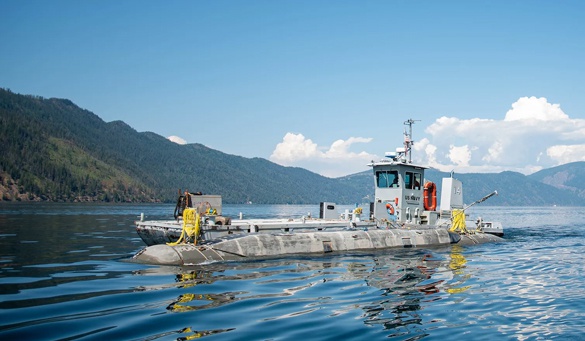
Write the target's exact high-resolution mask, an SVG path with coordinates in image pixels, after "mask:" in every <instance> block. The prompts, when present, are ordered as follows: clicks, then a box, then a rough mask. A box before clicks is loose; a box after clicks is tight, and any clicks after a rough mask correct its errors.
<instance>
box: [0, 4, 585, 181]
mask: <svg viewBox="0 0 585 341" xmlns="http://www.w3.org/2000/svg"><path fill="white" fill-rule="evenodd" d="M584 11H585V2H583V1H570V0H565V1H538V0H532V1H500V0H492V1H448V0H446V1H430V0H429V1H398V0H384V1H381V0H380V1H367V0H365V1H344V0H336V1H333V0H331V1H319V0H311V1H306V0H290V1H289V0H267V1H256V0H249V1H241V0H230V1H227V0H213V1H211V0H210V1H195V0H192V1H191V0H190V1H176V0H175V1H173V0H171V1H154V0H142V1H135V0H124V1H112V0H99V1H98V0H87V1H73V0H70V1H62V0H52V1H44V0H43V1H30V0H18V1H16V0H2V1H0V87H2V88H7V89H10V90H11V91H13V92H15V93H21V94H31V95H38V96H42V97H45V98H52V97H56V98H67V99H70V100H71V101H73V102H74V103H75V104H77V105H78V106H80V107H81V108H84V109H87V110H89V111H91V112H93V113H95V114H96V115H98V116H99V117H100V118H102V119H103V120H104V121H106V122H111V121H117V120H121V121H124V122H126V123H127V124H128V125H130V126H131V127H132V128H134V129H136V130H137V131H139V132H143V131H150V132H154V133H157V134H159V135H161V136H164V137H170V138H171V139H172V140H173V141H175V142H178V143H200V144H203V145H205V146H208V147H210V148H213V149H216V150H219V151H222V152H224V153H227V154H233V155H239V156H243V157H248V158H252V157H260V158H264V159H267V160H270V161H272V162H275V163H278V164H280V165H284V166H293V167H302V168H305V169H308V170H310V171H313V172H316V173H319V174H321V175H324V176H328V177H339V176H344V175H348V174H353V173H357V172H361V171H365V170H368V169H369V168H368V166H367V164H368V163H369V162H370V161H371V160H379V159H381V158H383V157H384V154H385V152H389V151H394V150H395V149H396V148H397V147H401V146H402V143H403V132H404V129H405V128H406V126H405V125H404V122H405V121H406V120H408V119H413V120H415V124H414V125H413V137H412V138H413V140H414V141H415V143H414V147H413V154H412V156H413V160H414V161H415V162H417V163H420V164H423V165H428V166H431V167H434V168H437V169H439V170H442V171H455V172H458V173H470V172H474V173H476V172H482V173H485V172H490V173H497V172H501V171H516V172H521V173H523V174H531V173H533V172H536V171H538V170H540V169H544V168H549V167H553V166H557V165H561V164H565V163H569V162H574V161H585V44H584V43H583V41H584V40H583V39H584V37H585V20H583V13H585V12H584Z"/></svg>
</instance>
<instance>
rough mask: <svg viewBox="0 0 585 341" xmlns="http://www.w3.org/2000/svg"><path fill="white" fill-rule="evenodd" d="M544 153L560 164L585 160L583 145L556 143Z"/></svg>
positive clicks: (584, 147)
mask: <svg viewBox="0 0 585 341" xmlns="http://www.w3.org/2000/svg"><path fill="white" fill-rule="evenodd" d="M546 155H548V156H549V157H550V158H551V159H553V160H556V161H557V162H558V163H560V164H564V163H569V162H575V161H585V145H583V144H581V145H572V146H567V145H556V146H552V147H549V148H548V149H547V150H546Z"/></svg>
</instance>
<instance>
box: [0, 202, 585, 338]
mask: <svg viewBox="0 0 585 341" xmlns="http://www.w3.org/2000/svg"><path fill="white" fill-rule="evenodd" d="M348 208H351V207H348ZM343 209H344V207H341V208H340V210H343ZM172 210H173V206H169V205H96V204H44V203H35V204H30V203H28V204H27V203H3V204H0V250H1V254H0V339H1V340H33V339H34V340H177V339H181V340H189V339H194V338H200V337H204V338H205V339H208V340H213V339H214V340H299V339H310V340H351V339H353V340H367V339H370V340H374V339H376V340H381V339H391V340H446V339H449V340H451V339H452V340H463V339H473V340H579V339H583V338H584V337H583V336H582V333H583V330H585V285H584V283H583V282H584V281H583V269H584V268H585V267H584V266H583V256H582V255H583V254H584V253H585V247H584V241H585V238H584V236H585V232H584V231H585V228H584V227H585V223H584V222H583V216H584V214H585V208H581V207H580V208H563V207H547V208H524V207H516V208H501V207H497V208H494V207H480V206H479V205H478V206H474V207H473V211H471V216H472V217H475V216H478V215H479V216H482V217H483V218H484V219H485V220H489V219H497V220H500V221H502V222H504V225H505V228H506V233H507V236H506V239H507V240H508V242H506V243H500V244H485V245H476V246H472V247H465V248H463V247H458V246H454V247H443V248H431V249H410V250H392V251H384V252H376V253H356V254H344V255H330V254H329V255H327V256H310V257H307V256H304V257H288V258H284V259H278V260H265V261H254V262H241V263H226V264H212V265H208V266H205V267H183V268H181V267H163V266H146V265H140V264H134V263H129V262H126V261H124V260H125V259H127V258H128V257H131V256H132V255H133V254H134V253H135V252H136V251H138V250H139V249H140V248H142V247H143V243H142V241H141V240H140V238H138V237H137V235H136V233H135V232H134V229H133V221H134V220H135V219H137V218H138V215H139V214H140V213H141V212H144V213H145V215H146V216H147V218H150V219H163V218H168V217H169V215H170V214H172ZM239 212H244V214H245V215H244V216H245V217H246V216H248V217H277V216H281V217H282V216H291V215H292V216H296V217H298V216H301V215H306V214H308V213H309V212H311V214H312V215H314V216H317V215H318V207H313V206H292V205H283V206H280V205H279V206H276V205H273V206H263V205H241V206H229V205H228V206H226V207H224V214H225V215H230V216H232V217H236V216H237V215H238V213H239Z"/></svg>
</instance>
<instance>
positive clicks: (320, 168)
mask: <svg viewBox="0 0 585 341" xmlns="http://www.w3.org/2000/svg"><path fill="white" fill-rule="evenodd" d="M371 141H372V139H371V138H363V137H350V138H348V139H347V140H337V141H334V142H333V143H332V144H331V146H329V147H323V146H318V145H317V144H316V143H315V142H313V141H312V140H311V139H308V138H306V137H305V136H304V135H303V134H294V133H287V134H286V135H285V136H284V138H283V139H282V142H280V143H278V144H277V145H276V148H275V149H274V151H273V152H272V155H271V156H270V160H271V161H273V162H275V163H278V164H280V165H283V166H298V167H303V168H306V169H309V170H311V171H313V172H316V173H319V174H321V175H324V176H328V177H339V176H343V175H348V174H353V173H357V172H361V171H363V170H366V169H367V167H366V164H367V163H368V162H370V161H371V160H372V159H378V157H377V156H375V155H372V154H369V153H367V152H365V151H361V152H353V151H351V150H350V149H351V147H352V146H353V145H354V144H356V143H369V142H371Z"/></svg>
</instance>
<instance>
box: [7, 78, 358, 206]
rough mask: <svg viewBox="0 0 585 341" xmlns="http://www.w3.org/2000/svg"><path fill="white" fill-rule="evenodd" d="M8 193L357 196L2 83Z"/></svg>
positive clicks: (76, 197)
mask: <svg viewBox="0 0 585 341" xmlns="http://www.w3.org/2000/svg"><path fill="white" fill-rule="evenodd" d="M0 146H1V147H0V148H1V150H0V151H1V157H0V184H1V185H0V192H1V193H0V198H1V199H2V200H51V201H114V202H120V201H128V202H147V201H165V202H172V201H174V200H176V197H177V191H178V189H179V188H183V189H186V188H188V189H189V190H190V191H192V192H195V191H201V192H203V193H213V194H221V195H222V196H223V199H224V202H226V203H245V202H248V201H252V202H254V203H287V204H303V203H318V202H319V201H332V202H338V203H342V202H346V203H347V202H356V200H357V201H359V200H360V199H361V194H358V193H355V192H354V191H353V189H352V188H351V187H347V186H340V184H339V183H340V180H337V179H331V178H326V177H323V176H321V175H318V174H315V173H312V172H309V171H307V170H305V169H301V168H296V167H283V166H280V165H277V164H274V163H272V162H269V161H267V160H265V159H261V158H244V157H240V156H235V155H228V154H225V153H222V152H220V151H217V150H213V149H210V148H207V147H205V146H203V145H201V144H189V145H178V144H176V143H173V142H171V141H169V140H167V139H166V138H164V137H162V136H160V135H157V134H154V133H151V132H145V133H138V132H136V131H135V130H134V129H132V128H131V127H130V126H128V125H127V124H125V123H124V122H121V121H114V122H109V123H106V122H104V121H103V120H101V119H100V118H99V117H98V116H96V115H95V114H93V113H91V112H89V111H87V110H84V109H81V108H79V107H77V106H76V105H74V104H73V103H72V102H71V101H69V100H67V99H56V98H51V99H45V98H42V97H39V96H30V95H19V94H14V93H12V92H11V91H9V90H5V89H1V90H0Z"/></svg>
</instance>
